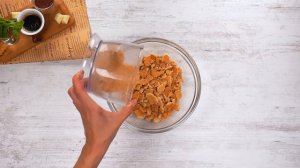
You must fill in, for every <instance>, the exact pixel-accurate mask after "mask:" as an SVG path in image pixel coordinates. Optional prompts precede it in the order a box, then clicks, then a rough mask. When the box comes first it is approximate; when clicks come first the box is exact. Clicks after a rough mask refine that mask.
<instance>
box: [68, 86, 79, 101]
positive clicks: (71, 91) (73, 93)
mask: <svg viewBox="0 0 300 168" xmlns="http://www.w3.org/2000/svg"><path fill="white" fill-rule="evenodd" d="M68 94H69V96H70V97H71V99H72V100H73V102H74V103H75V102H76V103H79V100H78V98H77V95H76V94H75V92H74V87H73V86H72V87H70V88H69V89H68Z"/></svg>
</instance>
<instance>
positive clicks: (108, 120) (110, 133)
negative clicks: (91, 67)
mask: <svg viewBox="0 0 300 168" xmlns="http://www.w3.org/2000/svg"><path fill="white" fill-rule="evenodd" d="M83 75H84V72H83V71H79V72H77V73H76V74H75V75H74V76H73V78H72V83H73V86H72V87H71V88H70V89H69V90H68V94H69V95H70V97H71V99H72V100H73V103H74V105H75V107H76V108H77V110H78V111H79V113H80V115H81V119H82V123H83V126H84V132H85V137H86V142H85V145H84V147H83V149H82V152H81V155H80V157H79V159H78V161H77V163H76V165H75V167H97V166H98V164H99V163H100V161H101V159H102V158H103V156H104V154H105V152H106V150H107V149H108V147H109V145H110V143H111V142H112V140H113V139H114V137H115V135H116V134H117V131H118V129H119V128H120V126H121V124H122V123H123V121H124V120H125V119H126V118H127V117H128V116H129V115H130V114H131V111H132V109H133V107H134V106H135V105H136V100H132V101H131V102H130V103H129V104H128V105H127V106H124V107H123V108H122V109H121V110H120V111H118V112H116V113H113V112H109V111H107V110H105V109H103V108H102V107H101V106H99V105H98V104H97V103H96V102H94V101H93V100H92V99H91V97H90V96H89V95H88V94H87V92H86V90H85V88H84V86H85V83H86V79H84V78H83Z"/></svg>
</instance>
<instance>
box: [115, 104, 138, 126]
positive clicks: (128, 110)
mask: <svg viewBox="0 0 300 168" xmlns="http://www.w3.org/2000/svg"><path fill="white" fill-rule="evenodd" d="M136 104H137V100H136V99H133V100H131V101H130V102H129V103H128V104H127V105H126V106H124V107H123V108H122V109H121V110H120V111H119V112H120V117H121V119H122V121H124V120H126V118H127V117H128V116H129V115H130V114H131V112H132V110H133V108H134V106H135V105H136Z"/></svg>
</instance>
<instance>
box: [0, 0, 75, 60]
mask: <svg viewBox="0 0 300 168" xmlns="http://www.w3.org/2000/svg"><path fill="white" fill-rule="evenodd" d="M26 8H33V5H32V4H30V5H28V6H24V7H23V8H21V9H19V10H17V11H22V10H24V9H26ZM57 13H61V14H63V15H70V19H69V22H68V24H58V23H57V22H56V21H55V20H54V18H55V15H56V14H57ZM43 15H44V18H45V26H44V28H43V30H42V31H41V32H40V33H39V34H38V37H39V38H40V39H41V41H40V42H38V43H34V42H32V37H31V36H27V35H24V34H22V33H20V37H19V40H18V41H17V42H16V43H15V44H14V45H7V44H4V43H3V42H1V41H0V62H3V63H5V62H8V61H9V60H11V59H13V58H15V57H17V56H18V55H20V54H22V53H23V52H25V51H27V50H29V49H31V48H32V47H34V46H36V45H38V44H40V43H42V42H43V41H45V40H47V39H48V38H50V37H51V36H53V35H55V34H57V33H59V32H61V31H63V30H65V29H67V28H69V27H71V26H72V25H74V24H75V19H74V17H73V16H72V14H71V13H70V11H69V10H68V8H67V7H66V5H65V3H64V2H63V0H54V6H53V7H52V8H51V9H49V10H48V11H47V12H46V13H43ZM5 18H10V16H8V17H5Z"/></svg>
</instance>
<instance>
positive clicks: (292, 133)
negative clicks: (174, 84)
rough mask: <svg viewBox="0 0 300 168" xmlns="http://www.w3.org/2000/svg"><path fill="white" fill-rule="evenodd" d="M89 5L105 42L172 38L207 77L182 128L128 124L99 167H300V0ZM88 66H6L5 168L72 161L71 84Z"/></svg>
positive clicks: (0, 141) (75, 149)
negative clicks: (152, 130)
mask: <svg viewBox="0 0 300 168" xmlns="http://www.w3.org/2000/svg"><path fill="white" fill-rule="evenodd" d="M87 6H88V11H89V16H90V22H91V27H92V29H93V31H94V32H97V33H99V34H100V35H101V37H102V38H103V39H110V40H123V41H133V40H136V39H139V38H142V37H161V38H166V39H169V40H171V41H174V42H176V43H178V44H179V45H181V46H182V47H184V48H185V49H186V50H187V51H188V52H189V53H190V54H191V55H192V56H193V58H194V59H195V61H196V63H197V65H198V67H199V70H200V73H201V78H202V94H201V98H200V102H199V105H198V107H197V108H196V110H195V112H194V114H193V115H192V116H191V117H190V118H189V119H188V120H187V121H186V122H185V123H184V124H183V125H181V126H180V127H178V128H176V129H174V130H172V131H169V132H166V133H162V134H144V133H139V132H135V131H131V130H128V129H127V128H125V127H123V126H122V128H121V129H120V131H119V133H118V135H117V137H116V138H115V140H114V141H113V143H112V144H111V146H110V148H109V150H108V152H107V154H106V156H105V158H104V160H103V161H102V163H101V166H100V167H103V168H127V167H128V168H157V167H162V168H176V167H178V168H198V167H207V168H299V167H300V1H297V0H244V1H238V0H212V1H205V0H185V1H179V0H165V1H158V0H124V1H111V0H101V1H100V0H99V1H97V0H94V1H92V0H89V1H88V2H87ZM79 65H80V61H59V62H44V63H31V64H19V65H1V66H0V167H1V168H8V167H13V168H23V167H51V168H52V167H53V168H56V167H72V166H73V164H74V163H75V161H76V159H77V157H78V155H79V151H80V149H81V146H82V144H83V142H84V135H83V129H82V125H81V120H80V116H79V114H78V112H77V111H76V109H75V108H74V107H73V104H72V102H71V101H70V99H69V97H68V95H67V89H68V87H69V86H70V84H71V81H70V78H71V76H72V74H73V73H75V72H76V71H77V70H78V69H79ZM103 104H105V102H104V101H103Z"/></svg>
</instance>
